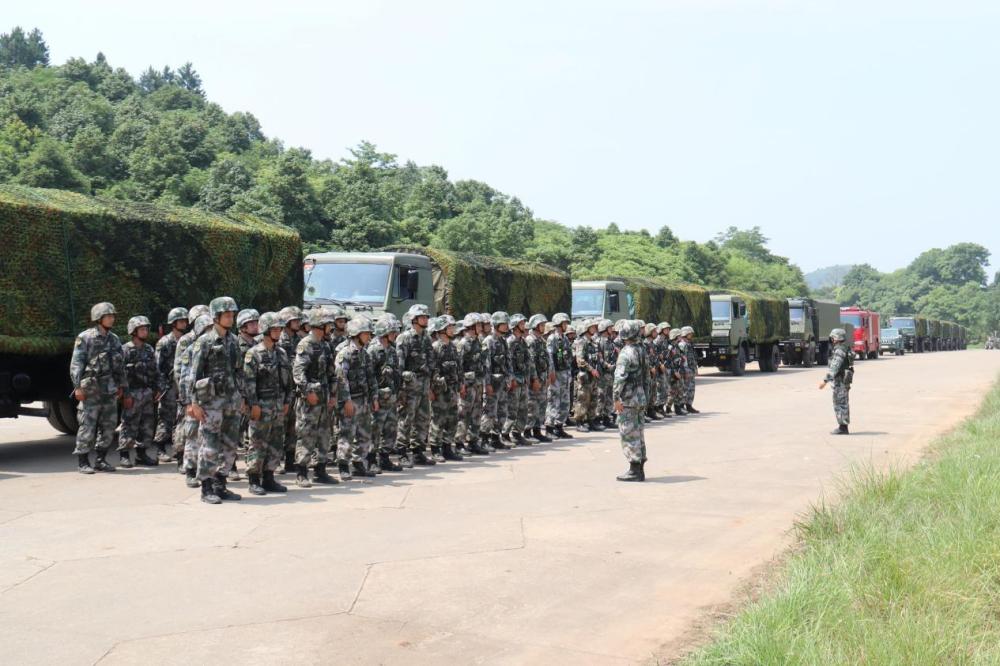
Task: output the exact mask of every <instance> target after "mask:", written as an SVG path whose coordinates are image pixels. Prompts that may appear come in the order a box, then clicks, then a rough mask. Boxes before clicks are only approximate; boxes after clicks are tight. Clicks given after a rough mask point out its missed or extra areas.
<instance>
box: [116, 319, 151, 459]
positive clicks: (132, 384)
mask: <svg viewBox="0 0 1000 666" xmlns="http://www.w3.org/2000/svg"><path fill="white" fill-rule="evenodd" d="M144 325H146V326H148V324H144ZM124 361H125V377H126V381H127V382H128V390H127V391H125V396H126V397H128V398H131V399H132V406H131V407H126V408H125V409H124V410H123V412H122V422H121V425H119V430H118V432H119V433H120V434H119V437H118V453H119V454H120V455H121V457H122V460H123V461H124V460H125V458H126V457H127V456H128V455H129V453H128V452H129V451H131V450H132V449H136V448H137V449H138V450H139V452H138V457H139V459H140V461H143V462H147V463H149V462H156V461H155V459H153V460H152V461H150V460H149V459H148V457H147V455H146V448H147V447H149V446H150V445H152V443H153V434H154V425H155V420H154V416H153V397H154V395H155V393H156V389H157V386H158V385H159V376H158V373H157V368H156V352H155V351H154V350H153V348H152V347H151V346H150V345H148V344H145V343H142V344H136V343H135V342H134V341H130V342H127V343H125V347H124Z"/></svg>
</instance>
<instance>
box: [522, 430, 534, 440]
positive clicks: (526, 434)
mask: <svg viewBox="0 0 1000 666" xmlns="http://www.w3.org/2000/svg"><path fill="white" fill-rule="evenodd" d="M534 436H535V433H533V432H531V428H525V429H524V430H522V431H521V437H524V438H525V439H531V438H533V437H534Z"/></svg>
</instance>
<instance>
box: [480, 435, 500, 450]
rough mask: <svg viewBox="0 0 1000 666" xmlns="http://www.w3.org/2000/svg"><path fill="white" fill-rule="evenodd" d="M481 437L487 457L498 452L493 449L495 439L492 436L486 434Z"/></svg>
mask: <svg viewBox="0 0 1000 666" xmlns="http://www.w3.org/2000/svg"><path fill="white" fill-rule="evenodd" d="M480 437H481V441H482V447H483V450H484V451H486V455H489V454H491V453H493V452H494V451H496V449H494V448H493V437H492V436H490V435H488V434H486V433H483V434H482V435H480Z"/></svg>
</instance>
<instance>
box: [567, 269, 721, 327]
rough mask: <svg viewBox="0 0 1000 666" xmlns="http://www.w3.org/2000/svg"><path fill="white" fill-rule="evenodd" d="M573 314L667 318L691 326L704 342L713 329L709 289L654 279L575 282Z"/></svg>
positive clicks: (677, 324) (649, 319)
mask: <svg viewBox="0 0 1000 666" xmlns="http://www.w3.org/2000/svg"><path fill="white" fill-rule="evenodd" d="M572 317H573V319H589V318H591V317H603V318H604V319H610V320H611V321H617V320H618V319H641V320H643V321H646V322H657V323H658V322H661V321H666V322H670V325H671V326H674V327H680V326H691V327H692V328H693V329H694V331H695V338H696V339H700V340H703V341H705V342H707V341H708V339H709V336H710V334H711V330H712V306H711V302H710V301H709V293H708V290H707V289H705V288H704V287H699V286H696V285H692V284H681V283H671V282H666V281H664V280H657V279H654V278H637V277H610V278H607V279H605V280H587V281H582V280H581V281H575V282H573V314H572Z"/></svg>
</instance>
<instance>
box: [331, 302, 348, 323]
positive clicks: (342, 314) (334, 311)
mask: <svg viewBox="0 0 1000 666" xmlns="http://www.w3.org/2000/svg"><path fill="white" fill-rule="evenodd" d="M327 310H329V311H330V316H331V317H332V318H333V319H332V320H331V323H333V322H336V321H337V320H338V319H350V317H348V316H347V311H345V310H344V308H342V307H340V306H339V305H330V306H327Z"/></svg>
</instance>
